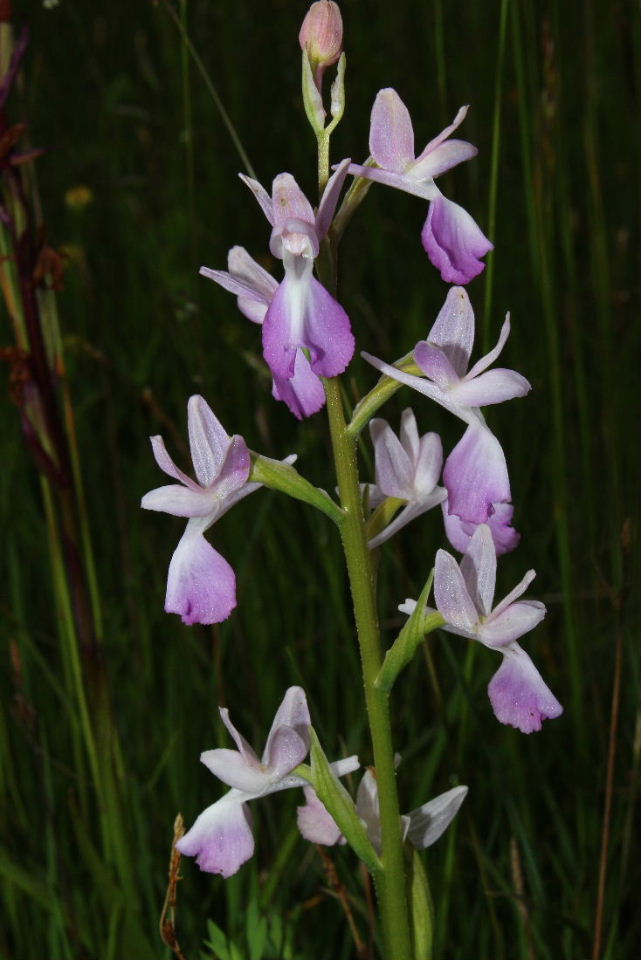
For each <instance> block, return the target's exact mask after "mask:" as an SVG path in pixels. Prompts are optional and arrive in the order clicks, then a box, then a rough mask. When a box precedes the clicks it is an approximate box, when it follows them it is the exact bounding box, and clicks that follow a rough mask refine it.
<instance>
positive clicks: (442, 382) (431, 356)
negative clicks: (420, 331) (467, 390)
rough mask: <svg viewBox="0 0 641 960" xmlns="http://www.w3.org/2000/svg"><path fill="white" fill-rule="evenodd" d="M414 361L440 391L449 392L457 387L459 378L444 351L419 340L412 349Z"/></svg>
mask: <svg viewBox="0 0 641 960" xmlns="http://www.w3.org/2000/svg"><path fill="white" fill-rule="evenodd" d="M414 359H415V360H416V362H417V364H418V365H419V367H420V368H421V370H422V371H423V373H424V374H425V376H426V377H429V378H430V380H433V381H434V383H435V384H436V385H437V386H438V387H440V388H441V390H450V389H453V388H455V387H457V386H458V384H459V382H460V378H459V376H458V374H457V373H456V370H455V369H454V367H453V366H452V364H451V363H450V360H449V359H448V357H447V356H446V354H445V351H444V350H442V349H441V348H440V347H437V346H436V345H435V344H432V343H429V342H427V341H425V340H420V341H419V342H418V343H417V344H416V346H415V347H414Z"/></svg>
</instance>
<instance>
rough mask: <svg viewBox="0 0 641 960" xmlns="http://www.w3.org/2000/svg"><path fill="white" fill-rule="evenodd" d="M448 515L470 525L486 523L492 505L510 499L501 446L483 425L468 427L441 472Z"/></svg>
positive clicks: (508, 482) (505, 465)
mask: <svg viewBox="0 0 641 960" xmlns="http://www.w3.org/2000/svg"><path fill="white" fill-rule="evenodd" d="M443 482H444V483H445V486H446V488H447V493H448V501H449V509H450V513H454V514H456V516H458V517H460V518H461V520H466V521H469V522H471V523H486V522H487V520H488V518H489V517H490V516H491V513H492V510H493V509H494V504H496V503H507V502H509V501H510V500H511V499H512V496H511V493H510V481H509V478H508V473H507V464H506V462H505V456H504V454H503V450H502V449H501V445H500V443H499V442H498V440H497V439H496V437H495V436H494V434H493V433H491V432H490V430H488V428H487V427H486V426H484V425H483V424H480V423H479V424H471V425H470V426H469V427H468V428H467V430H466V431H465V433H464V434H463V436H462V438H461V439H460V440H459V442H458V443H457V445H456V446H455V447H454V449H453V450H452V452H451V453H450V455H449V457H448V458H447V460H446V461H445V467H444V469H443Z"/></svg>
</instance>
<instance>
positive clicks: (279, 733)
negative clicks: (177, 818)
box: [176, 687, 358, 877]
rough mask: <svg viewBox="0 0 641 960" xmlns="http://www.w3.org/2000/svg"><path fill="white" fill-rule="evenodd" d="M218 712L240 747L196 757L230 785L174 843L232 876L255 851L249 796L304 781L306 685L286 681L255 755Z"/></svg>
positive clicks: (345, 769) (341, 766)
mask: <svg viewBox="0 0 641 960" xmlns="http://www.w3.org/2000/svg"><path fill="white" fill-rule="evenodd" d="M220 716H221V719H222V721H223V723H224V724H225V726H226V727H227V729H228V731H229V733H230V735H231V737H232V739H233V740H234V743H235V744H236V747H237V748H238V749H237V750H227V749H217V750H206V751H205V752H204V753H202V754H201V756H200V759H201V762H202V763H204V764H205V766H206V767H207V769H208V770H210V771H211V772H212V773H213V774H214V776H215V777H218V779H219V780H222V782H223V783H226V784H228V785H229V786H230V787H231V790H229V791H228V792H227V793H226V794H224V796H222V797H221V798H220V800H217V801H216V803H214V804H212V805H211V806H210V807H207V809H206V810H204V811H203V812H202V813H201V814H200V816H199V817H198V818H197V820H196V822H195V823H194V825H193V826H192V828H191V830H189V831H188V832H187V833H186V834H185V835H184V836H183V837H182V838H181V839H180V840H179V841H178V843H177V844H176V848H177V849H178V850H179V851H180V853H182V854H184V855H185V856H188V857H196V862H197V863H198V866H199V867H200V869H201V870H205V871H207V872H209V873H219V874H221V875H222V876H223V877H231V876H232V874H234V873H236V872H237V871H238V870H239V869H240V867H241V866H242V864H243V863H245V862H246V861H247V860H249V858H250V857H251V856H252V854H253V852H254V837H253V834H252V830H251V816H250V812H249V809H248V807H247V806H246V804H247V802H248V801H249V800H256V799H258V798H259V797H266V796H267V795H268V794H270V793H276V792H278V791H280V790H288V789H289V788H290V787H302V786H304V785H305V784H306V782H307V781H306V780H304V779H303V778H302V777H300V776H297V775H296V774H295V773H294V772H293V771H294V770H295V769H296V767H297V766H298V765H299V764H300V763H302V762H303V760H304V759H305V757H306V756H307V753H308V752H309V745H310V736H309V727H310V725H311V720H310V716H309V710H308V707H307V700H306V698H305V692H304V690H302V689H301V687H290V688H289V689H288V690H287V692H286V693H285V696H284V697H283V701H282V703H281V705H280V706H279V708H278V710H277V712H276V716H275V717H274V721H273V723H272V726H271V730H270V731H269V736H268V737H267V744H266V746H265V750H264V752H263V756H262V758H261V759H260V760H259V759H258V757H257V755H256V753H255V752H254V750H253V749H252V748H251V747H250V745H249V744H248V743H247V741H246V740H245V738H244V737H243V736H242V735H241V734H240V733H239V732H238V730H237V729H236V727H235V726H234V725H233V723H232V722H231V720H230V719H229V712H228V711H227V710H225V709H223V708H221V709H220ZM332 766H333V768H334V771H335V772H336V773H337V775H338V776H342V775H343V774H345V773H350V772H351V771H352V770H355V769H357V767H358V758H357V757H348V758H346V759H345V760H340V761H338V762H337V763H334V764H332Z"/></svg>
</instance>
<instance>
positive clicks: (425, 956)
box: [405, 847, 434, 960]
mask: <svg viewBox="0 0 641 960" xmlns="http://www.w3.org/2000/svg"><path fill="white" fill-rule="evenodd" d="M405 867H406V871H407V873H406V875H407V900H408V903H409V905H410V916H411V921H412V946H413V952H414V960H431V958H432V944H433V940H434V904H433V902H432V894H431V893H430V887H429V883H428V882H427V874H426V873H425V869H424V867H423V862H422V860H421V857H420V855H419V853H418V851H417V850H413V849H411V847H406V848H405Z"/></svg>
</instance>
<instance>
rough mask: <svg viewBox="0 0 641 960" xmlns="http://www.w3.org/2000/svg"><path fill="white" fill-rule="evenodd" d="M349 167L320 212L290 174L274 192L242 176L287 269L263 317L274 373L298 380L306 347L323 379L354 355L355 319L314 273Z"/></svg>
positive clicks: (330, 185) (333, 180) (333, 181)
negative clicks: (352, 323)
mask: <svg viewBox="0 0 641 960" xmlns="http://www.w3.org/2000/svg"><path fill="white" fill-rule="evenodd" d="M348 166H349V160H344V161H343V162H342V163H341V164H340V165H339V167H338V169H337V170H336V172H335V173H334V174H333V175H332V176H331V177H330V179H329V181H328V182H327V186H326V187H325V190H324V191H323V196H322V198H321V201H320V204H319V207H318V211H317V212H316V213H314V210H313V208H312V206H311V204H310V202H309V200H308V199H307V197H306V196H305V194H304V193H303V192H302V190H301V189H300V187H299V186H298V184H297V183H296V181H295V179H294V178H293V176H292V175H291V174H290V173H281V174H279V175H278V176H277V177H276V178H275V179H274V182H273V184H272V194H271V196H270V195H269V194H268V193H267V191H266V190H265V188H264V187H263V186H261V184H260V183H258V181H257V180H253V179H252V178H251V177H247V176H245V175H244V174H241V175H240V176H241V179H242V180H243V182H244V183H246V184H247V186H248V187H249V189H250V190H251V191H252V193H253V194H254V196H255V197H256V200H257V202H258V204H259V205H260V208H261V210H262V211H263V213H264V214H265V216H266V218H267V220H268V221H269V223H270V224H271V226H272V232H271V238H270V244H269V246H270V250H271V252H272V254H273V255H274V256H275V257H277V258H278V259H280V260H282V261H283V266H284V268H285V277H284V279H283V280H282V281H281V283H280V284H279V285H278V287H277V289H276V290H275V291H274V294H273V297H272V299H271V303H270V304H269V306H268V308H267V311H266V313H265V318H264V321H263V356H264V358H265V360H266V362H267V364H268V366H269V368H270V369H271V371H272V374H274V377H276V376H278V377H282V378H284V379H286V380H291V379H292V377H293V376H294V375H295V372H296V357H297V354H298V352H299V351H300V350H306V351H308V353H309V363H310V367H311V370H312V371H313V372H314V373H315V374H316V375H317V376H319V377H335V376H338V374H340V373H343V371H344V370H345V368H346V367H347V365H348V364H349V362H350V360H351V359H352V356H353V354H354V345H355V342H354V336H353V334H352V330H351V326H350V322H349V317H348V316H347V314H346V313H345V311H344V310H343V308H342V307H341V305H340V304H339V303H338V301H337V300H335V299H334V297H332V296H331V294H330V293H328V291H327V290H326V289H325V287H324V286H323V285H322V284H321V283H319V281H318V280H317V279H316V278H315V277H314V275H313V269H314V260H315V259H316V257H317V256H318V253H319V251H320V244H321V241H322V239H323V237H324V236H325V235H326V233H327V231H328V230H329V228H330V226H331V223H332V219H333V216H334V211H335V210H336V204H337V202H338V197H339V194H340V191H341V188H342V186H343V183H344V181H345V177H346V175H347V167H348Z"/></svg>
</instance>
